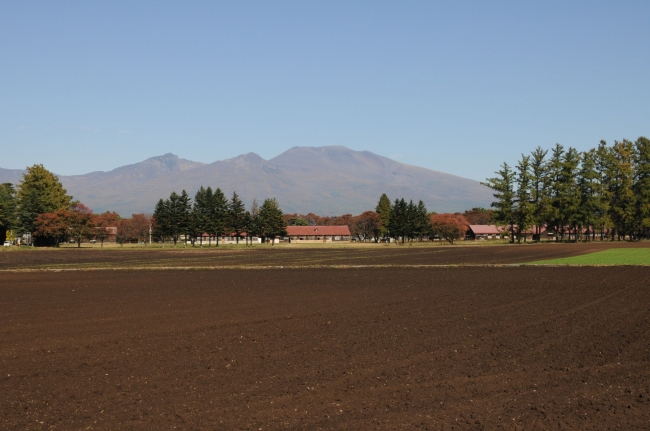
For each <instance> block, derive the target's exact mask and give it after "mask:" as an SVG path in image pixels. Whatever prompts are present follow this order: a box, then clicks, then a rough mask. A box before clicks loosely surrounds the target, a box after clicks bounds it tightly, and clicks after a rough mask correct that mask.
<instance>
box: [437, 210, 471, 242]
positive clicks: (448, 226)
mask: <svg viewBox="0 0 650 431" xmlns="http://www.w3.org/2000/svg"><path fill="white" fill-rule="evenodd" d="M431 227H432V228H433V234H434V235H438V236H440V238H443V239H445V240H446V241H449V243H451V244H453V243H454V241H455V240H457V239H461V238H464V237H465V234H466V233H467V229H468V227H469V222H468V221H467V219H466V218H465V217H464V216H463V215H462V214H460V213H457V214H449V213H446V214H434V215H432V216H431Z"/></svg>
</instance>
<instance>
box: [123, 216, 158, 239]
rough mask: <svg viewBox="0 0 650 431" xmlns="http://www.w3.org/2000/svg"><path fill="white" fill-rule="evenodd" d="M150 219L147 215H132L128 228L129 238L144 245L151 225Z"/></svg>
mask: <svg viewBox="0 0 650 431" xmlns="http://www.w3.org/2000/svg"><path fill="white" fill-rule="evenodd" d="M151 218H152V217H151V216H150V215H147V214H132V215H131V220H130V227H129V233H130V235H131V238H133V239H137V240H138V242H139V241H142V242H144V243H145V244H146V243H147V240H148V239H149V227H150V225H151V223H152V220H151Z"/></svg>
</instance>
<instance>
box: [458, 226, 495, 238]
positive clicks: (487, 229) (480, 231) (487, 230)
mask: <svg viewBox="0 0 650 431" xmlns="http://www.w3.org/2000/svg"><path fill="white" fill-rule="evenodd" d="M500 234H501V233H500V232H499V229H498V228H497V227H496V226H495V225H493V224H471V225H469V229H468V230H467V233H466V234H465V239H470V240H486V239H499V237H500Z"/></svg>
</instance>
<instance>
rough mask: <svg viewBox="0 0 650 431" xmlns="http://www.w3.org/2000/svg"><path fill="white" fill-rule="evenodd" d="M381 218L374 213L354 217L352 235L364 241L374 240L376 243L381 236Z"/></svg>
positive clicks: (366, 212) (369, 212) (368, 212)
mask: <svg viewBox="0 0 650 431" xmlns="http://www.w3.org/2000/svg"><path fill="white" fill-rule="evenodd" d="M381 228H382V224H381V216H380V215H379V214H377V213H376V212H374V211H365V212H363V213H361V214H359V215H358V216H355V217H353V223H352V227H351V229H350V233H351V234H352V235H353V236H356V237H357V238H359V239H363V240H364V241H365V240H367V239H374V240H375V242H377V240H378V239H379V236H380V234H381Z"/></svg>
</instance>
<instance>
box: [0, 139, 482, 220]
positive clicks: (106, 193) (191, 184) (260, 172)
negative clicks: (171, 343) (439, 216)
mask: <svg viewBox="0 0 650 431" xmlns="http://www.w3.org/2000/svg"><path fill="white" fill-rule="evenodd" d="M46 167H47V166H46ZM22 173H23V171H20V170H10V169H0V182H7V181H9V182H14V183H15V182H17V180H18V179H19V178H21V177H22ZM59 178H60V180H61V182H62V183H63V185H64V187H65V188H66V189H67V190H68V193H69V194H72V196H74V198H75V199H78V200H80V201H81V202H83V203H84V204H86V205H87V206H88V207H90V208H92V209H93V210H94V211H95V212H103V211H106V210H111V211H117V212H118V213H120V214H121V215H123V216H127V217H128V216H130V215H131V214H132V213H139V212H149V213H150V212H152V211H153V208H154V205H155V203H156V202H157V201H158V199H160V198H166V197H168V196H169V194H170V193H171V192H172V191H173V190H175V191H177V192H180V191H181V190H183V189H185V190H186V191H187V192H188V193H189V194H190V195H191V196H193V195H194V193H195V192H196V190H198V188H199V187H200V186H201V185H203V186H208V185H209V186H211V187H212V188H213V189H214V188H216V187H220V188H221V190H223V191H224V193H226V195H227V196H230V195H232V192H233V191H234V190H235V191H237V193H238V194H239V195H240V196H241V198H242V199H243V200H244V202H246V203H247V205H248V206H250V203H251V202H252V200H253V199H257V200H258V201H260V203H261V201H263V200H264V199H265V198H267V197H275V198H277V200H278V202H279V204H280V206H281V208H282V210H283V211H284V212H285V213H289V212H299V213H307V212H313V213H316V214H320V215H335V214H345V213H352V214H359V213H361V212H363V211H366V210H374V208H375V206H376V205H377V201H378V200H379V197H380V196H381V194H382V193H386V194H388V197H389V198H390V199H391V200H394V199H395V198H402V197H403V198H405V199H406V200H409V199H413V200H414V201H417V200H419V199H422V200H423V201H424V203H425V204H426V206H427V208H428V209H429V211H436V212H455V211H463V210H466V209H470V208H472V207H477V206H481V207H488V206H489V204H490V202H491V201H492V192H491V190H490V189H488V188H487V187H485V186H482V185H481V184H480V183H479V182H478V181H474V180H470V179H467V178H462V177H458V176H455V175H450V174H446V173H443V172H437V171H432V170H430V169H425V168H420V167H417V166H412V165H407V164H405V163H400V162H397V161H395V160H392V159H389V158H386V157H382V156H379V155H377V154H374V153H371V152H369V151H353V150H350V149H348V148H345V147H340V146H330V147H294V148H291V149H290V150H288V151H286V152H284V153H282V154H280V155H279V156H277V157H274V158H272V159H270V160H264V159H263V158H261V157H260V156H258V155H257V154H254V153H248V154H243V155H241V156H238V157H234V158H232V159H228V160H221V161H217V162H214V163H210V164H205V163H198V162H192V161H189V160H184V159H181V158H179V157H178V156H175V155H173V154H165V155H164V156H159V157H152V158H149V159H147V160H145V161H143V162H141V163H136V164H133V165H127V166H122V167H120V168H117V169H114V170H112V171H109V172H91V173H89V174H85V175H73V176H60V177H59Z"/></svg>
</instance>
